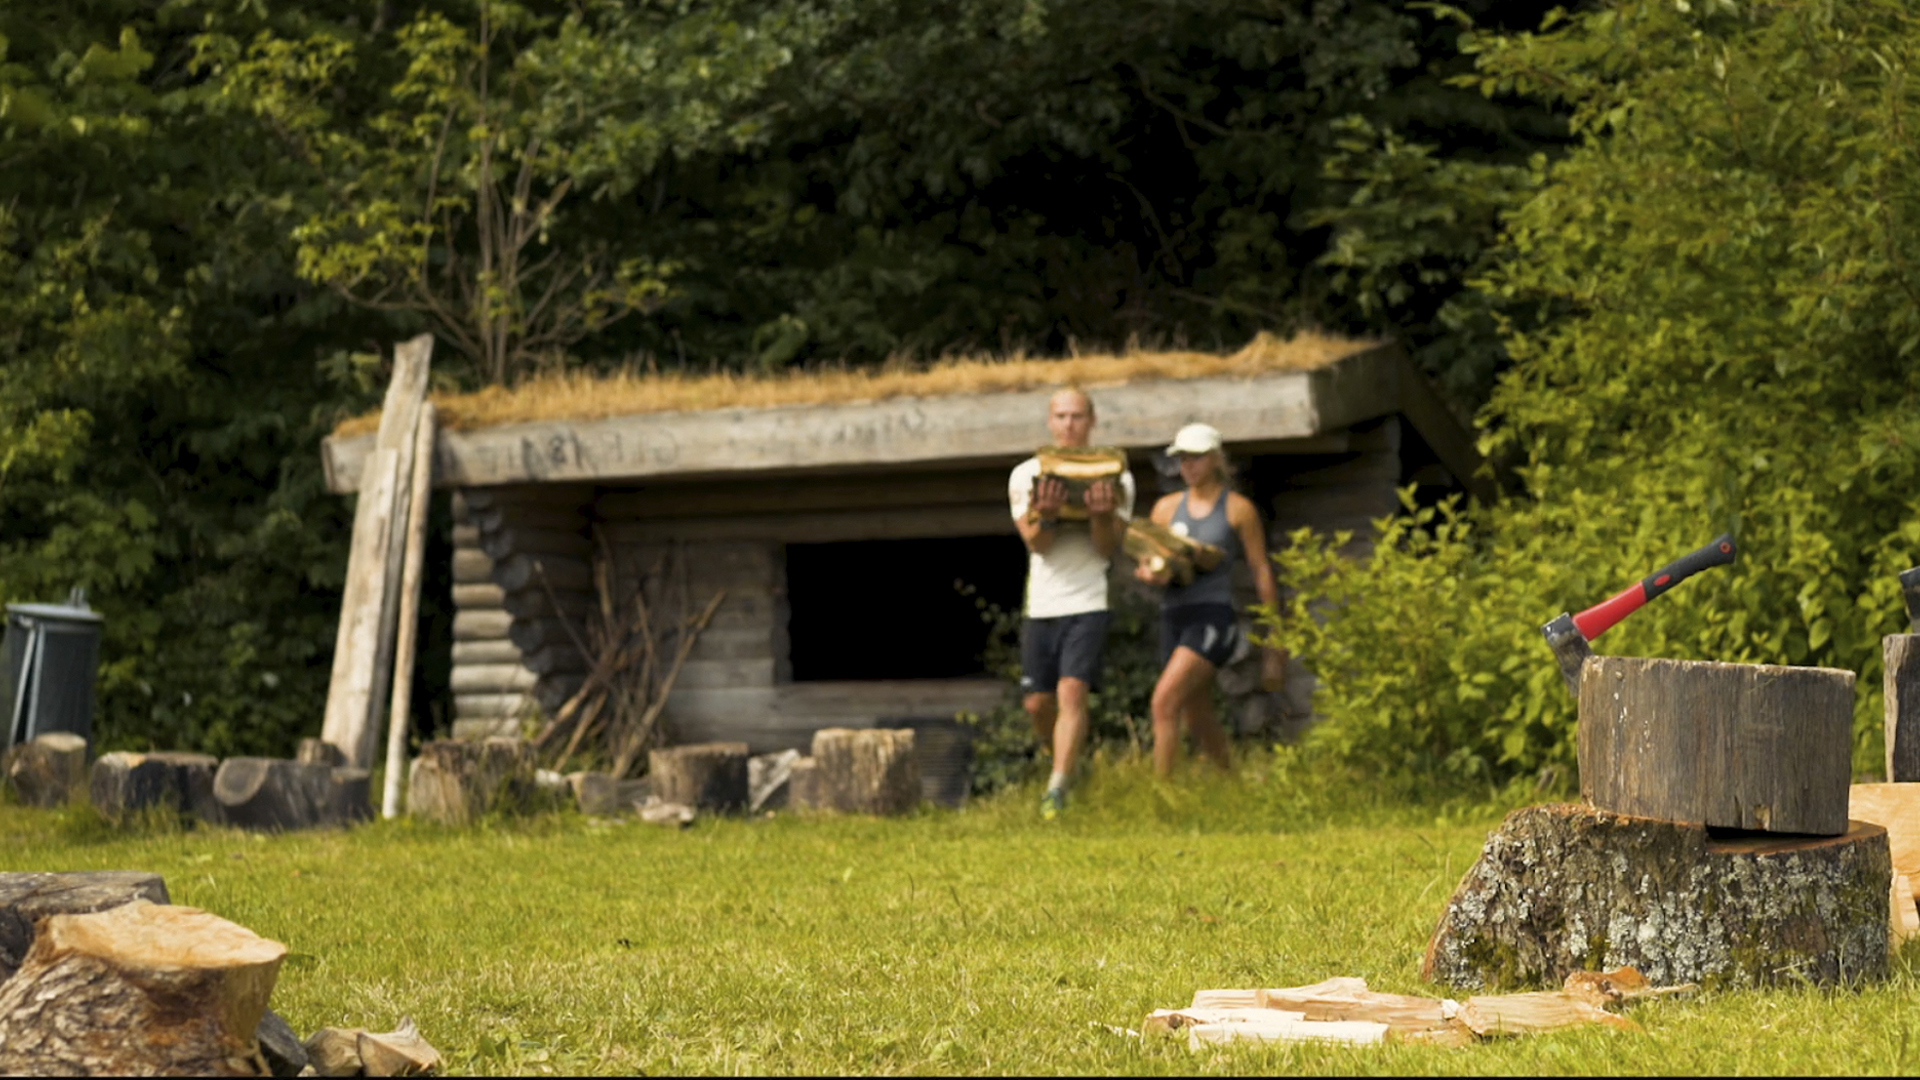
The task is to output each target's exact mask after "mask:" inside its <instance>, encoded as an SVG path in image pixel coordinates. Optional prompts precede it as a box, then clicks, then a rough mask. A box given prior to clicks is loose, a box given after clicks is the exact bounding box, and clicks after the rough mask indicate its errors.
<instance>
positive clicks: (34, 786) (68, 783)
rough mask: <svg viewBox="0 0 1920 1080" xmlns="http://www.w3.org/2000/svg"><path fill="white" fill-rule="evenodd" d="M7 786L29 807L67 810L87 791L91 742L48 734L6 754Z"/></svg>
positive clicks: (63, 734) (68, 734)
mask: <svg viewBox="0 0 1920 1080" xmlns="http://www.w3.org/2000/svg"><path fill="white" fill-rule="evenodd" d="M6 775H7V783H9V784H11V785H12V786H13V790H14V793H15V794H17V795H18V796H19V797H20V801H21V802H22V803H23V804H25V805H27V806H40V807H53V806H65V805H66V804H67V803H68V802H69V801H70V800H72V799H73V798H74V797H75V796H77V795H80V794H83V793H84V792H85V791H86V790H87V740H86V739H84V738H81V737H80V736H78V735H75V734H73V733H72V732H68V731H48V732H44V733H42V734H39V735H35V736H34V737H33V739H32V741H30V742H24V743H20V744H19V745H17V746H14V747H13V748H11V749H9V750H8V751H7V754H6Z"/></svg>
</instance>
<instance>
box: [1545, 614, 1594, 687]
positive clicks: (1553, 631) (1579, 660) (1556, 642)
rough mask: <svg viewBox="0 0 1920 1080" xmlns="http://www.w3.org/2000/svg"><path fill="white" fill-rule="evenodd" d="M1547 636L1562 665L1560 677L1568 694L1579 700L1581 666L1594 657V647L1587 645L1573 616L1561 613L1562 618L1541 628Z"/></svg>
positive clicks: (1554, 654) (1554, 655) (1554, 656)
mask: <svg viewBox="0 0 1920 1080" xmlns="http://www.w3.org/2000/svg"><path fill="white" fill-rule="evenodd" d="M1540 633H1541V634H1543V635H1545V636H1546V639H1547V644H1548V645H1549V646H1550V647H1552V649H1553V658H1554V660H1555V661H1557V662H1558V663H1559V664H1560V677H1561V678H1562V679H1565V680H1566V682H1567V692H1568V693H1570V694H1572V695H1573V696H1574V698H1575V699H1576V700H1577V699H1578V698H1579V697H1580V665H1582V664H1584V663H1586V662H1587V657H1589V656H1592V655H1593V647H1592V646H1591V645H1588V644H1587V635H1585V634H1583V633H1581V632H1580V628H1579V627H1578V626H1575V625H1574V622H1573V616H1572V615H1570V614H1568V613H1566V612H1561V613H1560V617H1559V618H1557V619H1554V620H1553V621H1552V622H1550V623H1548V624H1547V625H1545V626H1543V627H1541V628H1540Z"/></svg>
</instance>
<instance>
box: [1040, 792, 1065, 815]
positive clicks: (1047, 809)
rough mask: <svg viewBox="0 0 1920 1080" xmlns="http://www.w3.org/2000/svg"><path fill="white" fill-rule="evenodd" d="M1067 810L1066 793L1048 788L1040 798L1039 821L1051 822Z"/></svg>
mask: <svg viewBox="0 0 1920 1080" xmlns="http://www.w3.org/2000/svg"><path fill="white" fill-rule="evenodd" d="M1066 808H1067V793H1066V792H1065V791H1063V790H1061V789H1059V788H1048V789H1047V793H1046V794H1045V795H1042V796H1040V820H1042V821H1052V820H1053V819H1054V818H1057V817H1059V816H1060V814H1061V812H1062V811H1064V810H1065V809H1066Z"/></svg>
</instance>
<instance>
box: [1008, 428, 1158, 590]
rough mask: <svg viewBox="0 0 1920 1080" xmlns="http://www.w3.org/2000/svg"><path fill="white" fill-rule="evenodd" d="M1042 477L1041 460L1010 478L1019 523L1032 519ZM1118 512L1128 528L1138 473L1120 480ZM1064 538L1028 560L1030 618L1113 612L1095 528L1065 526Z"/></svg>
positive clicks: (1061, 534)
mask: <svg viewBox="0 0 1920 1080" xmlns="http://www.w3.org/2000/svg"><path fill="white" fill-rule="evenodd" d="M1039 475H1040V459H1039V458H1037V457H1030V458H1028V459H1027V460H1025V461H1023V462H1021V463H1020V464H1019V465H1017V466H1015V467H1014V470H1013V475H1012V476H1010V477H1008V478H1007V503H1008V505H1009V506H1011V507H1012V509H1013V517H1014V520H1015V521H1018V520H1019V519H1021V518H1023V517H1026V516H1027V504H1028V502H1029V501H1031V500H1032V498H1033V482H1034V480H1035V479H1036V478H1038V477H1039ZM1114 512H1115V513H1116V514H1118V515H1119V516H1120V520H1121V521H1122V522H1125V521H1126V520H1128V519H1129V518H1131V517H1133V473H1131V472H1123V473H1121V474H1120V491H1119V498H1118V499H1117V500H1116V505H1115V506H1114ZM1059 530H1060V531H1059V535H1057V536H1055V537H1054V538H1053V546H1052V547H1050V548H1048V549H1047V553H1046V554H1045V555H1041V554H1039V553H1037V552H1029V553H1028V555H1027V618H1029V619H1053V618H1058V617H1060V616H1062V615H1080V614H1084V613H1086V612H1089V611H1105V610H1107V565H1108V562H1109V560H1107V559H1105V558H1103V557H1102V556H1101V554H1100V552H1098V551H1097V550H1095V549H1094V546H1093V532H1092V526H1090V525H1088V524H1087V523H1086V522H1084V521H1062V522H1061V523H1060V526H1059Z"/></svg>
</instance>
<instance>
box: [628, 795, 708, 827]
mask: <svg viewBox="0 0 1920 1080" xmlns="http://www.w3.org/2000/svg"><path fill="white" fill-rule="evenodd" d="M639 811H640V820H641V821H644V822H646V823H647V824H649V825H664V826H666V827H668V828H670V829H684V828H686V827H687V826H689V825H691V824H693V819H694V818H695V817H696V816H698V814H699V811H697V810H695V809H694V808H693V807H691V806H688V805H687V804H686V803H680V802H663V801H661V798H660V796H658V795H649V796H647V800H646V801H645V802H643V803H641V804H640V807H639Z"/></svg>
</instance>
